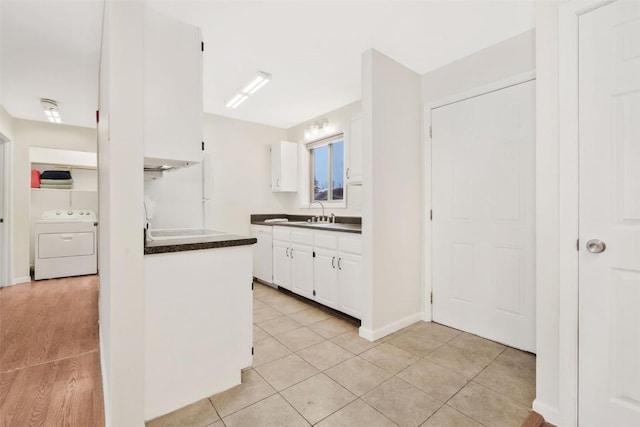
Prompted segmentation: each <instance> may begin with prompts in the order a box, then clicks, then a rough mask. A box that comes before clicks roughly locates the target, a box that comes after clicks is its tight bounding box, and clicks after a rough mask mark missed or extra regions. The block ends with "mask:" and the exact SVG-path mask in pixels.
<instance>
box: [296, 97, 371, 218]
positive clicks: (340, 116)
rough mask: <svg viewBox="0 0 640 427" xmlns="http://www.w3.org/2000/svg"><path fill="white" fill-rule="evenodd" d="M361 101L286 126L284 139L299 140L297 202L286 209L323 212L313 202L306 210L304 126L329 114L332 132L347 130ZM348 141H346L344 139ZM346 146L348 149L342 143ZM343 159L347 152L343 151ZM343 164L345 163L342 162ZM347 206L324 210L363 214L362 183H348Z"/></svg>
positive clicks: (359, 111) (306, 176)
mask: <svg viewBox="0 0 640 427" xmlns="http://www.w3.org/2000/svg"><path fill="white" fill-rule="evenodd" d="M361 111H362V109H361V105H360V101H356V102H352V103H351V104H348V105H345V106H343V107H340V108H338V109H335V110H333V111H329V112H328V113H325V114H322V115H321V116H318V117H314V118H310V119H309V120H307V121H305V122H303V123H300V124H299V125H297V126H294V127H292V128H289V129H288V130H287V141H293V142H298V143H299V144H300V149H299V151H298V153H299V156H298V157H299V162H298V195H297V198H296V205H295V206H293V210H292V211H290V212H288V213H300V214H302V215H309V214H311V215H318V214H320V213H321V212H322V209H321V208H320V207H318V205H314V206H313V208H312V209H311V210H309V208H308V207H309V200H310V199H311V194H310V190H309V189H310V185H309V179H310V177H309V173H310V170H309V169H310V159H309V151H308V150H306V149H305V144H306V143H307V141H305V139H304V129H305V127H306V126H307V125H308V124H309V123H310V122H313V121H314V120H317V119H321V118H325V117H326V118H328V119H329V123H330V125H331V127H332V129H333V132H331V134H336V133H340V132H346V131H347V127H348V126H349V120H350V119H352V118H353V117H355V116H358V115H360V114H361ZM346 144H349V141H346ZM345 150H348V147H347V145H345ZM345 160H346V153H345ZM345 167H346V165H345ZM346 194H347V206H346V207H343V208H333V207H331V208H329V209H326V212H333V213H335V214H336V215H338V216H361V215H362V186H361V185H347V193H346Z"/></svg>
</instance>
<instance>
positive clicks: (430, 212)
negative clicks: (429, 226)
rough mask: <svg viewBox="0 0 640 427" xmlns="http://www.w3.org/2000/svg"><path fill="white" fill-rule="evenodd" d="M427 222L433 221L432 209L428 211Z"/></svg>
mask: <svg viewBox="0 0 640 427" xmlns="http://www.w3.org/2000/svg"><path fill="white" fill-rule="evenodd" d="M429 221H433V209H431V210H430V211H429Z"/></svg>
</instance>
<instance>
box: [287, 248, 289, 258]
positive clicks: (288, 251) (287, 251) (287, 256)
mask: <svg viewBox="0 0 640 427" xmlns="http://www.w3.org/2000/svg"><path fill="white" fill-rule="evenodd" d="M287 258H289V248H287Z"/></svg>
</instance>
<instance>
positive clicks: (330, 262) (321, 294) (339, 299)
mask: <svg viewBox="0 0 640 427" xmlns="http://www.w3.org/2000/svg"><path fill="white" fill-rule="evenodd" d="M315 251H316V259H315V265H314V286H315V290H316V301H318V302H320V303H322V304H325V305H327V306H329V307H332V308H335V309H336V310H338V311H341V312H343V313H346V314H348V315H350V316H353V317H356V318H358V319H359V318H360V317H361V315H362V309H361V301H362V292H361V288H362V237H361V236H360V235H359V234H353V233H336V232H321V231H317V232H316V235H315Z"/></svg>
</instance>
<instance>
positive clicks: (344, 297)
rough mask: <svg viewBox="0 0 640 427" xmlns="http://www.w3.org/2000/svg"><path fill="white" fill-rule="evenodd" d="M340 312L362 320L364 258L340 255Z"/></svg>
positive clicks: (345, 254)
mask: <svg viewBox="0 0 640 427" xmlns="http://www.w3.org/2000/svg"><path fill="white" fill-rule="evenodd" d="M338 280H339V292H340V296H339V301H340V308H339V310H340V311H342V312H344V313H347V314H349V315H351V316H353V317H355V318H357V319H361V318H362V256H360V255H353V254H348V253H342V252H341V253H340V258H339V260H338Z"/></svg>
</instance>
